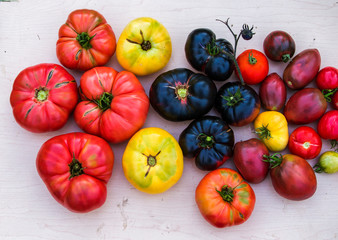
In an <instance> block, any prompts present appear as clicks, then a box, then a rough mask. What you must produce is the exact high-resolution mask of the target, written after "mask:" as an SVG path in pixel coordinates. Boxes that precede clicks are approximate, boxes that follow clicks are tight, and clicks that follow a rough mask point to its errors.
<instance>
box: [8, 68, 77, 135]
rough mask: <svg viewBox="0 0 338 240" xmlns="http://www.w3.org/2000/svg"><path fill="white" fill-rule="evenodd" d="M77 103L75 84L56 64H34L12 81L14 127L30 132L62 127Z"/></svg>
mask: <svg viewBox="0 0 338 240" xmlns="http://www.w3.org/2000/svg"><path fill="white" fill-rule="evenodd" d="M77 102H78V91H77V84H76V81H75V79H74V77H73V76H72V75H70V74H69V73H68V72H67V71H66V70H65V69H64V68H63V67H61V66H60V65H57V64H48V63H43V64H38V65H35V66H32V67H28V68H26V69H24V70H23V71H21V72H20V73H19V75H18V76H17V77H16V79H15V81H14V84H13V89H12V93H11V96H10V103H11V106H12V108H13V114H14V117H15V120H16V121H17V122H18V124H19V125H20V126H21V127H23V128H25V129H26V130H28V131H31V132H48V131H55V130H58V129H60V128H61V127H63V126H64V125H65V124H66V122H67V120H68V117H69V115H70V113H71V112H72V111H73V110H74V108H75V106H76V104H77Z"/></svg>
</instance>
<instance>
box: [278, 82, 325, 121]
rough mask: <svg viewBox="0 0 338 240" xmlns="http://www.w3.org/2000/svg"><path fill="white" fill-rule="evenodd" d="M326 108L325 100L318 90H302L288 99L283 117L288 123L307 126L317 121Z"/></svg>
mask: <svg viewBox="0 0 338 240" xmlns="http://www.w3.org/2000/svg"><path fill="white" fill-rule="evenodd" d="M326 108H327V103H326V100H325V98H324V95H323V94H322V92H321V91H320V90H319V89H318V88H304V89H302V90H300V91H298V92H296V93H294V94H293V95H292V96H291V97H290V99H289V100H288V102H287V103H286V105H285V108H284V116H285V117H286V120H287V121H288V122H289V123H294V124H307V123H311V122H314V121H316V120H317V119H319V118H320V117H321V116H322V115H323V114H324V113H325V111H326Z"/></svg>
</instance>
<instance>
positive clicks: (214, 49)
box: [206, 38, 219, 56]
mask: <svg viewBox="0 0 338 240" xmlns="http://www.w3.org/2000/svg"><path fill="white" fill-rule="evenodd" d="M206 50H207V52H208V53H209V55H211V56H216V55H218V54H219V47H218V46H217V45H216V40H215V38H212V39H211V42H209V43H208V44H207V46H206Z"/></svg>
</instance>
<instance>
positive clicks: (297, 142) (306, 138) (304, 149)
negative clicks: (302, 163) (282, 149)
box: [289, 126, 322, 159]
mask: <svg viewBox="0 0 338 240" xmlns="http://www.w3.org/2000/svg"><path fill="white" fill-rule="evenodd" d="M289 150H290V152H291V153H292V154H295V155H298V156H300V157H302V158H304V159H313V158H315V157H317V156H318V155H319V153H320V151H321V150H322V140H321V139H320V136H319V135H318V133H317V132H316V131H315V130H314V129H313V128H311V127H308V126H301V127H298V128H296V129H295V130H294V131H293V132H292V133H291V134H290V138H289Z"/></svg>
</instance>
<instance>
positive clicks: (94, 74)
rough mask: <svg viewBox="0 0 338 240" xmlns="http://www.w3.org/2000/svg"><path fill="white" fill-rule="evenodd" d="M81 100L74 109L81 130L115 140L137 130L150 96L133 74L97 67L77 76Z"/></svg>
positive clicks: (142, 122)
mask: <svg viewBox="0 0 338 240" xmlns="http://www.w3.org/2000/svg"><path fill="white" fill-rule="evenodd" d="M80 92H81V96H82V101H81V102H80V103H79V104H78V105H77V106H76V108H75V111H74V118H75V122H76V123H77V124H78V125H79V126H80V128H81V129H83V130H84V131H86V132H88V133H91V134H94V135H97V136H101V137H103V138H104V139H106V140H107V141H109V142H113V143H118V142H122V141H124V140H127V139H128V138H130V137H131V136H132V135H133V134H134V133H135V132H136V131H137V130H139V129H140V128H141V127H142V126H143V124H144V122H145V120H146V118H147V114H148V109H149V99H148V96H147V95H146V93H145V92H144V89H143V86H142V85H141V83H140V82H139V80H138V79H137V78H136V77H135V75H134V74H132V73H131V72H127V71H122V72H117V71H116V70H114V69H113V68H110V67H96V68H93V69H91V70H89V71H87V72H85V73H84V74H83V75H82V77H81V79H80Z"/></svg>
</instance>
